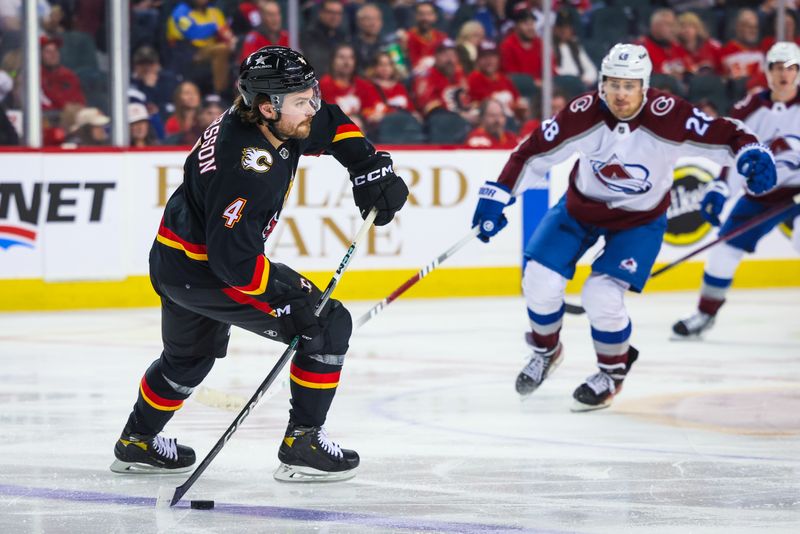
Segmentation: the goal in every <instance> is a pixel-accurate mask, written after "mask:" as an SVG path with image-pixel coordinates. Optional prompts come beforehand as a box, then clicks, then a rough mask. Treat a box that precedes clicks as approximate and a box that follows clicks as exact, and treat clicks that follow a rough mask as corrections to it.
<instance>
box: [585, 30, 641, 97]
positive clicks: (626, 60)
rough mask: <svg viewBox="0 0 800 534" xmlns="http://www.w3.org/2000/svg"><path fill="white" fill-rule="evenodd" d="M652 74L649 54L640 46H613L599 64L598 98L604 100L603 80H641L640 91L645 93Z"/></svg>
mask: <svg viewBox="0 0 800 534" xmlns="http://www.w3.org/2000/svg"><path fill="white" fill-rule="evenodd" d="M652 72H653V62H652V61H650V54H648V53H647V49H646V48H645V47H643V46H641V45H635V44H623V43H617V44H615V45H614V46H613V47H612V48H611V50H609V52H608V54H607V55H606V57H604V58H603V61H602V63H600V80H599V81H598V89H599V91H600V97H601V98H603V99H605V95H604V94H603V78H605V77H607V76H608V77H611V78H627V79H631V80H642V90H643V91H645V92H647V89H648V87H650V73H652Z"/></svg>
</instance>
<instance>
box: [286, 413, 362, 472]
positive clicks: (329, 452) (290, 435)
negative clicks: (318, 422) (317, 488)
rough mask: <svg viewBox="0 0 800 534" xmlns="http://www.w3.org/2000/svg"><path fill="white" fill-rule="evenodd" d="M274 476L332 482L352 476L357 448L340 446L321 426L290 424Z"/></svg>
mask: <svg viewBox="0 0 800 534" xmlns="http://www.w3.org/2000/svg"><path fill="white" fill-rule="evenodd" d="M278 459H279V460H280V461H281V465H280V466H279V467H278V469H277V470H276V471H275V474H274V475H273V476H274V477H275V480H280V481H281V482H334V481H338V480H347V479H350V478H353V477H354V476H355V474H356V473H355V469H356V467H358V463H359V458H358V453H356V451H351V450H349V449H342V448H341V447H339V445H337V444H336V443H334V442H333V441H331V440H330V438H329V437H328V434H327V432H326V431H325V427H324V426H295V425H294V424H293V423H291V422H290V423H289V426H288V427H287V428H286V435H285V437H284V438H283V442H282V443H281V447H280V449H278Z"/></svg>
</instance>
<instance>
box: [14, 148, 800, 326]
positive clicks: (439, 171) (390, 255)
mask: <svg viewBox="0 0 800 534" xmlns="http://www.w3.org/2000/svg"><path fill="white" fill-rule="evenodd" d="M392 154H393V157H394V161H395V168H396V171H397V172H398V174H400V175H401V176H403V177H404V178H405V179H406V181H407V182H408V184H409V189H410V191H411V196H410V197H409V202H408V204H407V206H406V207H405V208H404V209H403V210H402V211H401V212H400V213H399V214H398V216H397V217H396V219H395V221H394V222H392V223H391V224H390V225H388V226H386V227H382V228H376V229H373V232H372V233H371V235H370V237H369V240H368V242H367V244H366V245H365V246H364V247H363V249H362V250H360V251H359V252H358V253H357V257H356V259H355V260H354V261H353V262H352V264H351V268H350V271H348V273H347V276H345V277H344V280H343V282H342V284H341V285H340V287H339V288H338V289H337V296H338V297H339V298H343V299H378V298H382V297H384V296H386V295H387V294H388V293H389V292H391V291H392V290H393V289H394V288H396V287H397V286H398V285H400V284H401V283H402V282H403V281H404V280H405V279H406V278H407V277H408V276H410V275H411V274H412V273H413V272H414V271H416V270H417V269H419V268H421V267H422V266H423V265H425V264H427V263H428V262H430V261H431V260H432V259H433V258H435V257H436V256H438V255H439V254H440V253H441V252H443V251H444V250H445V249H447V248H448V247H449V246H450V245H452V244H453V243H455V242H456V241H458V240H459V239H460V238H461V237H462V236H464V235H465V234H466V233H467V231H468V229H469V226H470V222H471V218H472V212H473V209H474V206H475V202H476V192H477V189H478V186H479V185H480V184H481V183H482V182H483V181H485V180H487V179H493V178H495V177H496V175H497V173H498V172H499V170H500V169H501V168H502V166H503V164H504V163H505V161H506V158H507V157H508V152H507V151H494V150H463V149H450V148H436V149H431V148H426V149H424V150H414V149H402V150H401V149H393V150H392ZM185 157H186V150H163V149H162V150H147V151H123V150H100V151H98V150H94V151H91V150H81V151H53V152H48V151H24V152H3V154H2V160H3V164H2V166H0V294H2V295H3V297H2V299H0V310H26V309H29V310H30V309H68V308H94V307H109V306H112V307H113V306H148V305H155V304H157V299H156V295H155V293H154V292H153V291H152V289H151V287H150V283H149V279H148V277H147V271H148V266H147V257H148V251H149V249H150V246H151V244H152V241H153V238H154V236H155V233H156V228H157V226H158V223H159V221H160V218H161V214H162V211H163V207H164V204H165V202H166V200H167V199H168V198H169V195H170V194H171V193H172V191H173V190H174V189H175V188H176V187H177V186H178V185H179V184H180V182H181V179H182V167H183V162H184V159H185ZM570 167H571V164H570V162H565V163H564V164H562V165H559V166H558V167H555V168H554V169H553V170H552V172H551V176H550V177H534V176H526V180H528V181H529V183H531V184H533V185H534V189H538V192H534V193H533V194H529V195H526V198H525V200H524V202H520V203H519V204H524V205H523V206H522V208H519V207H517V206H514V207H511V208H509V209H508V210H507V215H508V218H509V221H510V224H509V227H508V228H507V229H506V230H504V231H503V232H502V233H501V234H499V235H498V236H497V237H496V238H495V239H493V240H492V243H491V244H489V245H484V244H483V243H480V242H478V241H477V240H476V241H475V242H474V243H471V244H469V245H468V246H466V247H465V248H464V249H463V250H462V251H461V252H459V253H458V254H457V255H455V256H454V257H452V258H451V259H450V260H448V262H447V265H446V267H443V268H441V269H439V270H437V271H436V272H434V273H433V274H432V275H431V277H430V279H429V280H425V281H423V282H421V283H420V284H418V285H417V287H415V288H414V289H412V290H411V292H410V294H409V296H417V297H448V296H490V295H514V294H518V293H519V284H520V269H519V266H520V264H521V251H522V246H523V242H524V237H525V236H524V235H523V233H524V232H523V220H525V221H524V222H526V223H527V224H525V225H524V226H525V228H526V229H527V231H530V228H532V227H533V226H535V222H536V220H537V219H538V217H540V216H541V215H542V214H543V213H544V211H545V210H546V208H547V205H548V204H550V205H551V204H553V203H554V202H555V201H557V200H558V198H559V197H560V195H561V194H562V192H563V191H564V189H565V188H566V177H567V174H568V172H569V169H570ZM717 171H718V167H717V166H715V165H714V164H712V163H710V162H707V161H702V160H691V161H690V160H687V161H682V162H680V164H679V166H678V167H676V171H675V177H676V182H675V188H674V192H673V207H672V208H671V212H670V213H669V215H670V231H669V232H668V236H667V240H666V242H665V243H664V246H663V247H662V250H661V254H660V256H659V262H668V261H670V260H672V259H675V258H677V257H679V256H681V255H683V254H685V253H686V252H687V251H690V250H693V249H694V248H696V247H698V246H701V245H702V244H704V243H707V242H708V241H710V240H711V239H714V238H715V237H716V235H715V232H713V231H712V229H711V228H710V227H709V226H708V225H707V224H705V223H703V222H702V220H701V219H700V218H699V214H698V213H697V208H698V205H699V204H698V203H699V199H700V198H702V191H703V188H704V184H705V183H707V181H708V180H710V179H712V178H713V176H715V175H716V173H717ZM548 178H549V183H548ZM350 188H351V186H350V182H349V180H348V175H347V172H346V170H345V169H344V168H342V167H341V166H340V165H339V163H338V162H336V160H335V159H333V158H332V157H329V156H321V157H308V158H303V159H302V160H301V167H300V168H299V170H298V173H297V176H296V178H295V180H294V184H293V187H292V191H291V193H290V195H289V198H288V201H287V204H286V206H285V208H284V211H283V213H282V215H281V219H280V223H279V224H278V226H277V228H276V229H275V231H274V232H273V233H272V235H271V236H270V238H269V241H268V242H267V244H266V250H265V252H266V254H267V256H268V257H269V258H270V259H271V260H272V261H277V262H283V263H287V264H289V265H291V266H292V267H294V268H295V269H297V270H298V271H301V272H304V273H306V274H308V275H309V276H310V278H312V279H313V280H314V281H315V282H317V283H318V284H320V285H323V286H324V285H325V283H326V282H327V280H328V278H329V277H330V274H331V271H332V270H333V269H334V268H335V267H336V265H337V264H338V262H339V260H340V258H341V256H342V254H343V253H344V251H345V250H346V247H347V245H348V244H349V239H350V237H352V236H353V235H354V234H355V232H356V230H357V228H358V226H359V224H360V217H359V216H358V214H357V212H356V209H355V208H354V205H353V201H352V193H351V189H350ZM731 204H732V203H729V206H728V208H730V205H731ZM789 232H790V231H789V229H788V228H786V227H784V228H782V229H780V230H778V231H774V232H772V233H771V234H770V235H768V236H767V237H766V238H765V239H764V240H762V242H761V243H760V244H759V248H758V250H757V252H756V254H754V255H753V256H752V257H751V258H750V259H748V261H746V262H745V263H744V264H743V265H742V267H741V268H740V271H739V273H738V274H737V279H736V284H737V285H738V286H740V287H775V286H790V285H800V260H798V259H797V255H796V253H795V252H794V251H793V249H792V247H791V243H790V241H789ZM600 246H601V245H600V244H598V246H597V247H595V248H593V249H591V250H590V251H589V252H587V254H586V255H585V256H584V258H583V260H582V261H581V268H579V272H578V276H576V280H575V281H573V283H572V284H571V285H570V286H569V290H572V291H574V290H575V289H577V288H579V283H580V280H581V279H582V278H583V277H585V276H586V274H587V273H588V265H589V264H590V262H591V260H592V259H593V258H594V256H595V254H596V252H597V251H598V250H600ZM702 258H703V256H702V255H701V256H698V261H697V262H693V263H689V264H687V265H686V266H684V267H682V268H678V269H675V270H674V272H671V273H669V274H666V275H664V276H663V277H659V278H658V279H656V280H653V281H652V282H651V284H650V285H649V286H648V289H651V290H652V289H654V290H674V289H690V288H693V287H697V286H698V285H699V280H700V275H701V272H702Z"/></svg>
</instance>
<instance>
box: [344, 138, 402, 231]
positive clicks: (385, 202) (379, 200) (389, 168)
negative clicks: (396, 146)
mask: <svg viewBox="0 0 800 534" xmlns="http://www.w3.org/2000/svg"><path fill="white" fill-rule="evenodd" d="M348 170H349V171H350V180H351V181H352V182H353V199H354V200H355V202H356V206H358V209H359V210H360V211H361V217H362V218H366V217H367V214H368V213H369V212H370V210H371V209H372V207H373V206H374V207H376V208H378V215H377V217H375V226H383V225H385V224H389V222H390V221H391V220H392V219H393V218H394V214H395V213H397V212H398V211H399V210H400V208H402V207H403V204H405V203H406V199H407V198H408V187H406V184H405V182H403V179H402V178H400V177H399V176H397V175H396V174H395V173H394V164H393V163H392V157H391V156H390V155H389V153H388V152H376V153H375V154H373V155H372V156H370V157H369V158H367V159H366V160H364V161H362V162H361V163H358V164H356V165H353V166H352V167H350V168H349V169H348Z"/></svg>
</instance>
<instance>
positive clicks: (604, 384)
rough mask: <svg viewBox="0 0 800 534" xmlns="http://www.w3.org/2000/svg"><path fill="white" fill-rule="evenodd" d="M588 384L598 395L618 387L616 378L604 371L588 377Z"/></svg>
mask: <svg viewBox="0 0 800 534" xmlns="http://www.w3.org/2000/svg"><path fill="white" fill-rule="evenodd" d="M586 385H587V386H589V387H590V388H592V391H594V392H595V394H597V395H600V394H601V393H604V392H606V391H608V392H614V391H615V390H616V389H617V385H616V384H615V383H614V379H613V378H611V377H610V376H609V375H608V374H606V373H604V372H602V371H601V372H599V373H595V374H593V375H592V376H590V377H589V378H587V379H586Z"/></svg>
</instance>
